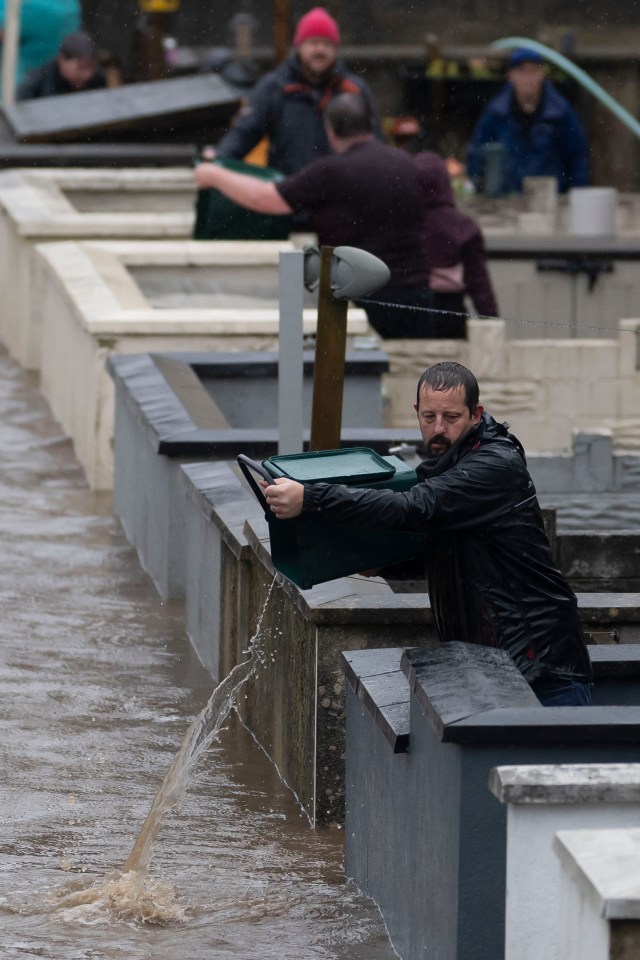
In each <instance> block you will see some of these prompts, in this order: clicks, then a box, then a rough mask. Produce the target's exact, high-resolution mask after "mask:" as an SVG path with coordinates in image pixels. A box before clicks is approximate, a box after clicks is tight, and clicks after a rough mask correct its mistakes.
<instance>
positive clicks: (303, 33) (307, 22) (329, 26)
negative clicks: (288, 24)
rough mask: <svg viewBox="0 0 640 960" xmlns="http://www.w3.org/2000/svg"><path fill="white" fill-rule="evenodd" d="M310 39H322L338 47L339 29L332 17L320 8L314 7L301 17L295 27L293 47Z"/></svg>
mask: <svg viewBox="0 0 640 960" xmlns="http://www.w3.org/2000/svg"><path fill="white" fill-rule="evenodd" d="M311 37H324V38H325V40H330V41H331V43H335V45H336V47H339V46H340V29H339V27H338V24H337V23H336V21H335V20H334V19H333V17H332V16H331V15H330V14H328V13H327V11H326V10H324V9H323V8H322V7H314V8H313V10H309V13H305V15H304V17H301V18H300V20H299V21H298V26H297V27H296V35H295V37H294V38H293V45H294V47H299V46H300V44H301V43H304V41H305V40H309V39H310V38H311Z"/></svg>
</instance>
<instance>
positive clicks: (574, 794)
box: [489, 763, 640, 804]
mask: <svg viewBox="0 0 640 960" xmlns="http://www.w3.org/2000/svg"><path fill="white" fill-rule="evenodd" d="M489 789H490V790H491V792H492V793H493V794H494V796H496V797H497V798H498V800H500V801H501V802H502V803H511V804H530V803H534V804H559V803H562V804H567V803H638V802H640V763H561V764H530V765H516V766H505V767H494V768H493V769H492V770H491V773H490V774H489Z"/></svg>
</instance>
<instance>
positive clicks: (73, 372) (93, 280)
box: [34, 241, 368, 490]
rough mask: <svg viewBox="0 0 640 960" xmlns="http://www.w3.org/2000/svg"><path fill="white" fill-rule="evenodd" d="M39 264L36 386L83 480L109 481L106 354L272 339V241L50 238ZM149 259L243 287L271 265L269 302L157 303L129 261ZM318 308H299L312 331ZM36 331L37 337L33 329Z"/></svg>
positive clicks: (231, 347) (359, 329)
mask: <svg viewBox="0 0 640 960" xmlns="http://www.w3.org/2000/svg"><path fill="white" fill-rule="evenodd" d="M37 249H38V252H39V256H40V266H41V271H42V287H41V298H40V300H39V305H38V306H39V316H38V317H37V322H36V318H35V317H34V330H40V331H41V333H40V336H41V347H42V356H41V389H42V392H43V393H44V395H45V397H46V398H47V400H48V401H49V404H50V406H51V409H52V411H53V414H54V416H55V417H56V419H57V420H58V422H59V423H60V424H61V425H62V427H63V429H64V431H65V433H67V435H68V436H70V437H71V439H72V441H73V445H74V450H75V453H76V456H77V457H78V460H79V461H80V463H81V464H82V466H83V468H84V470H85V473H86V476H87V480H88V482H89V485H90V486H91V487H92V488H93V489H97V490H110V489H111V488H112V483H113V462H112V443H113V416H114V396H113V385H112V383H111V380H110V379H109V376H108V374H107V372H106V369H105V361H106V359H107V357H108V356H110V355H111V354H112V353H120V354H123V353H139V352H140V351H141V350H148V351H151V352H157V353H162V352H163V351H164V352H166V351H175V350H180V351H198V350H221V351H250V352H253V351H256V350H257V351H267V350H274V349H275V348H276V347H277V344H278V332H279V313H278V308H277V289H278V267H279V254H280V252H281V251H288V250H291V249H293V248H292V245H291V244H289V243H287V242H284V243H275V242H256V243H249V242H229V243H222V242H220V243H218V242H211V243H207V242H195V241H194V242H191V241H184V242H178V241H176V242H174V243H169V242H158V243H153V242H152V241H148V242H145V241H138V242H133V241H131V242H129V243H124V242H116V241H113V242H105V243H103V244H101V243H88V242H87V243H81V244H80V243H75V242H68V243H53V244H44V245H42V246H39V247H38V248H37ZM145 264H147V265H154V266H156V267H158V266H163V267H164V268H165V269H166V270H167V271H169V270H170V269H171V267H172V266H175V267H178V268H179V269H180V270H182V269H184V268H185V267H188V266H193V267H194V268H195V267H200V268H202V267H204V266H206V268H207V273H208V274H209V275H210V276H211V275H212V274H213V273H214V272H215V271H216V270H218V271H219V272H220V273H221V274H222V275H223V276H224V277H225V280H226V281H228V280H229V277H230V276H231V275H234V276H235V277H236V281H237V284H238V290H239V292H241V291H242V289H243V285H244V286H246V284H247V282H248V278H250V277H251V276H252V275H253V274H255V272H256V271H257V270H259V269H261V268H264V269H265V270H268V271H270V274H271V277H272V289H273V291H274V304H275V305H274V306H271V307H265V308H263V309H262V308H261V309H247V308H241V309H238V308H233V307H229V306H227V307H225V306H224V300H223V301H222V303H221V306H220V307H219V308H215V309H206V308H193V309H188V308H180V309H157V308H153V307H152V306H151V305H150V304H149V303H148V301H147V299H146V298H145V297H144V295H143V294H142V291H141V290H140V288H139V287H138V286H137V285H136V284H135V283H134V281H133V279H132V276H131V274H130V273H129V272H128V267H141V266H144V265H145ZM316 319H317V318H316V311H315V310H305V311H304V318H303V323H304V330H305V332H306V333H313V332H314V331H315V324H316ZM367 329H368V327H367V323H366V319H365V317H364V314H363V312H362V311H353V312H352V314H351V315H350V317H349V327H348V331H349V335H350V337H353V336H354V335H357V334H361V333H363V332H366V330H367ZM36 336H37V335H36Z"/></svg>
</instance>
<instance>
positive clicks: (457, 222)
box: [414, 151, 498, 337]
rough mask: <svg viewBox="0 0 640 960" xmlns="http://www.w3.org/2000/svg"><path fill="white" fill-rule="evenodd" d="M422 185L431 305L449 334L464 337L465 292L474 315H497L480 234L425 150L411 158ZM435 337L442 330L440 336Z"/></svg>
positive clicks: (437, 163) (440, 162)
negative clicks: (437, 311) (442, 312)
mask: <svg viewBox="0 0 640 960" xmlns="http://www.w3.org/2000/svg"><path fill="white" fill-rule="evenodd" d="M414 162H415V164H416V167H417V168H418V172H419V176H420V182H421V186H422V199H423V211H424V214H423V215H424V220H423V237H424V251H425V256H426V258H427V263H428V265H429V287H430V289H431V291H432V293H433V308H434V309H436V310H443V311H446V312H448V313H449V315H448V316H447V315H446V313H445V314H443V316H442V321H443V326H445V327H446V330H447V333H446V334H444V335H446V336H450V337H464V335H465V327H466V318H465V317H464V315H463V316H459V314H464V313H465V312H466V311H465V302H464V298H465V295H468V296H469V297H470V298H471V300H472V301H473V306H474V308H475V311H476V313H477V314H479V315H480V316H485V317H495V316H497V315H498V304H497V302H496V297H495V293H494V291H493V287H492V285H491V278H490V276H489V271H488V268H487V254H486V250H485V246H484V240H483V238H482V233H481V231H480V228H479V227H478V225H477V223H476V222H475V220H473V219H472V218H471V217H469V216H467V215H466V214H465V213H462V212H461V211H460V210H458V209H457V208H456V205H455V202H454V199H453V191H452V189H451V183H450V181H449V175H448V173H447V168H446V166H445V163H444V160H443V159H442V157H440V156H439V155H438V154H437V153H432V152H430V151H425V152H424V153H419V154H417V155H416V156H415V157H414ZM440 335H441V336H442V335H443V334H440Z"/></svg>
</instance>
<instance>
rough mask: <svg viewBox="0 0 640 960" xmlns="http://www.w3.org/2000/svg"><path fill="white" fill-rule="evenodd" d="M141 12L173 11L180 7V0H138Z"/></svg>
mask: <svg viewBox="0 0 640 960" xmlns="http://www.w3.org/2000/svg"><path fill="white" fill-rule="evenodd" d="M138 4H139V6H140V9H141V10H142V12H143V13H175V12H176V11H177V10H179V9H180V0H138Z"/></svg>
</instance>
